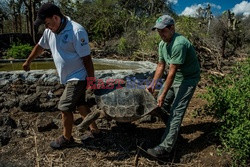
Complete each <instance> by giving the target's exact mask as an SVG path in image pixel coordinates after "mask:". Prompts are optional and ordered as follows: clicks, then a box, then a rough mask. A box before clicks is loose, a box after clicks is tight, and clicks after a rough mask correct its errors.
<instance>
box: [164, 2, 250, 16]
mask: <svg viewBox="0 0 250 167" xmlns="http://www.w3.org/2000/svg"><path fill="white" fill-rule="evenodd" d="M168 2H170V3H172V6H173V9H174V10H175V12H176V13H177V14H179V15H186V16H193V17H194V16H195V12H196V9H198V8H199V7H202V8H203V9H204V8H206V7H207V4H208V3H209V4H210V5H211V10H212V13H213V14H214V15H215V16H216V15H220V14H221V13H222V12H223V11H225V10H228V9H229V10H231V11H232V12H234V13H235V14H236V15H241V14H243V15H244V16H249V15H250V1H249V0H168Z"/></svg>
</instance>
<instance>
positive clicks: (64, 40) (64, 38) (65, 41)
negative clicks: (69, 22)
mask: <svg viewBox="0 0 250 167" xmlns="http://www.w3.org/2000/svg"><path fill="white" fill-rule="evenodd" d="M68 37H69V35H68V34H65V35H64V37H63V40H62V42H63V43H67V42H68V41H67V39H68Z"/></svg>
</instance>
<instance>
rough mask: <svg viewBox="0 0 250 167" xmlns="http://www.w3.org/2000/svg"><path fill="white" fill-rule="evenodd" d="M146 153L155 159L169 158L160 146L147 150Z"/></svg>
mask: <svg viewBox="0 0 250 167" xmlns="http://www.w3.org/2000/svg"><path fill="white" fill-rule="evenodd" d="M147 153H148V154H149V155H151V156H153V157H155V158H165V157H169V153H168V152H167V150H166V149H165V147H162V146H156V147H154V148H150V149H148V150H147Z"/></svg>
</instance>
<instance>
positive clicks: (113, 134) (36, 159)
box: [0, 73, 230, 167]
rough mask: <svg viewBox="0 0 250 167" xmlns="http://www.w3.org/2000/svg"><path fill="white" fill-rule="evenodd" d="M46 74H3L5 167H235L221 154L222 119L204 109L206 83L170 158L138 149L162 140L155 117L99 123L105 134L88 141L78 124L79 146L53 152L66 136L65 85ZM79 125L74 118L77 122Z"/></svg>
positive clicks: (1, 159)
mask: <svg viewBox="0 0 250 167" xmlns="http://www.w3.org/2000/svg"><path fill="white" fill-rule="evenodd" d="M43 76H44V75H43V74H42V73H41V74H40V75H39V76H37V75H33V76H32V75H30V76H28V78H27V77H26V79H25V80H23V79H22V77H21V76H20V75H16V76H13V75H11V76H4V77H7V78H8V77H11V78H9V80H11V82H9V83H8V82H7V81H4V82H6V83H1V84H0V85H1V91H0V95H1V96H0V109H1V113H0V144H1V150H0V167H2V166H8V167H12V166H13V167H14V166H15V167H16V166H37V167H38V166H74V167H77V166H81V167H82V166H88V167H89V166H94V167H96V166H102V167H104V166H197V167H200V166H206V167H207V166H215V167H217V166H230V157H229V155H227V154H226V153H223V152H221V151H220V143H219V142H218V139H217V138H216V137H215V136H214V133H213V131H214V129H215V128H216V127H217V121H216V120H215V119H213V118H212V117H211V116H209V115H207V114H205V113H204V110H202V109H201V108H202V107H203V106H204V105H205V104H206V102H205V101H204V100H203V99H201V98H200V97H199V94H203V93H205V90H204V87H205V86H206V84H207V82H206V81H205V80H204V79H202V81H201V82H200V84H199V86H198V88H197V90H196V93H195V95H194V97H193V99H192V101H191V103H190V105H189V108H188V111H187V113H186V115H185V118H184V120H183V124H182V127H181V131H180V135H179V137H178V140H177V144H176V147H175V149H174V150H173V152H172V154H171V157H170V158H168V159H160V160H156V159H152V158H150V157H148V156H147V155H145V154H144V153H143V152H142V151H138V149H137V148H138V147H142V148H145V149H146V148H149V147H153V146H155V145H156V144H157V143H158V142H159V140H160V138H161V135H162V133H163V131H164V124H163V122H161V121H160V120H158V119H154V118H152V117H148V118H147V119H142V120H138V121H136V122H134V123H132V124H130V125H128V124H118V123H116V122H115V121H109V122H108V121H106V120H104V119H98V120H97V124H98V127H99V128H100V129H101V130H102V133H103V136H102V137H101V138H98V139H93V140H90V141H86V142H82V141H81V135H82V134H80V133H79V132H78V131H77V130H76V127H75V126H74V130H73V131H74V133H73V136H74V137H75V139H76V145H75V146H74V147H73V148H67V149H64V150H52V149H51V148H50V147H49V143H50V142H51V141H52V140H54V139H55V138H56V137H58V136H59V135H61V132H62V126H61V123H60V119H61V115H60V112H59V111H58V110H57V109H56V105H57V102H58V100H59V97H60V95H61V93H62V91H63V87H62V86H61V85H59V84H58V80H57V78H56V77H55V76H54V75H52V74H51V76H49V77H47V78H43ZM1 77H3V76H1ZM48 78H49V79H48ZM34 81H36V82H34ZM92 109H93V110H94V109H95V107H93V108H92ZM80 122H81V118H80V116H79V114H75V123H74V124H75V125H77V124H79V123H80Z"/></svg>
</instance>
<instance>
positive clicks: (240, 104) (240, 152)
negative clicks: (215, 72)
mask: <svg viewBox="0 0 250 167" xmlns="http://www.w3.org/2000/svg"><path fill="white" fill-rule="evenodd" d="M249 76H250V58H248V60H247V61H246V62H244V63H241V64H238V65H237V66H236V67H235V69H234V71H233V73H232V74H230V75H228V76H226V77H224V78H220V77H214V78H212V79H213V83H214V85H213V86H210V87H208V94H207V95H205V97H206V99H207V100H208V103H209V104H208V109H209V110H210V111H211V112H212V113H213V114H214V116H216V117H217V118H218V119H219V120H221V126H220V128H219V129H218V131H217V134H218V135H219V137H220V139H221V141H222V144H223V145H224V146H225V148H226V149H228V150H231V151H232V152H231V153H232V154H233V160H234V164H235V165H246V164H247V159H249V155H250V149H249V148H250V110H249V109H250V93H249V92H250V87H249V85H250V77H249Z"/></svg>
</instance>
